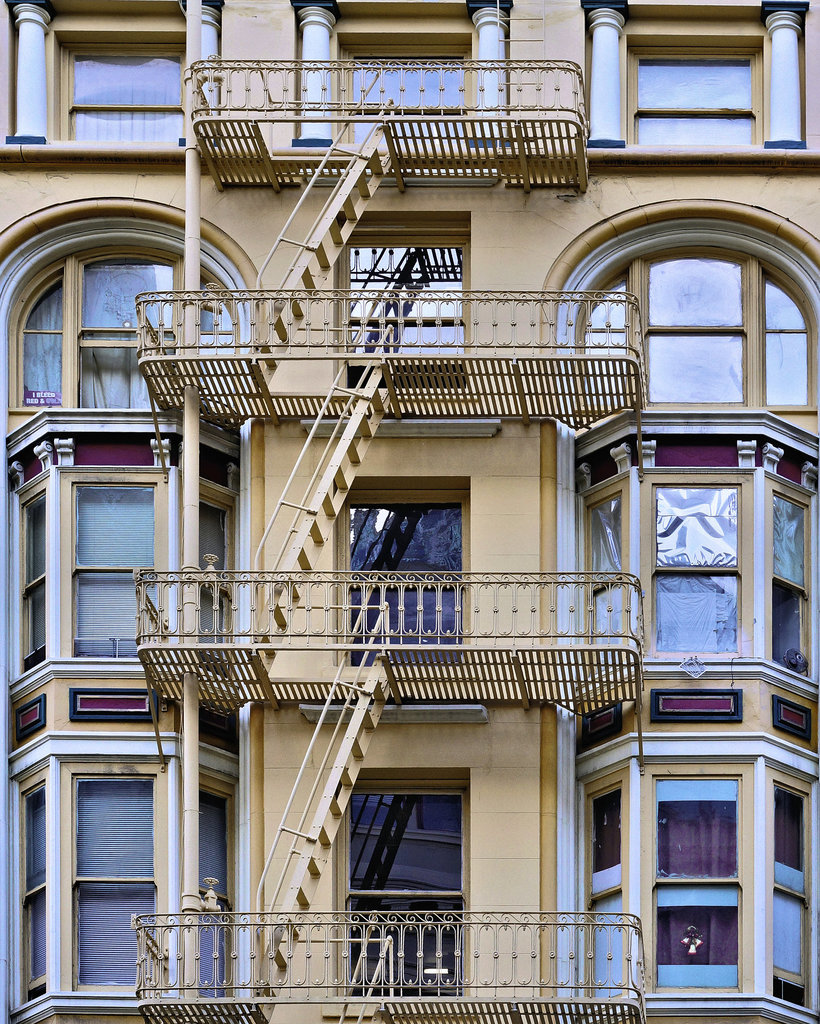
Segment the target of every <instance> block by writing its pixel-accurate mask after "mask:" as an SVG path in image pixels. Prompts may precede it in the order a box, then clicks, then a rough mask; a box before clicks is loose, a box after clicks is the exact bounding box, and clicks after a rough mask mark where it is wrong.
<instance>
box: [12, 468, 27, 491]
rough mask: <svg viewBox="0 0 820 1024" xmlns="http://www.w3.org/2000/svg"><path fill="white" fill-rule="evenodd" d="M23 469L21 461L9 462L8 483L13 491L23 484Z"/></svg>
mask: <svg viewBox="0 0 820 1024" xmlns="http://www.w3.org/2000/svg"><path fill="white" fill-rule="evenodd" d="M25 472H26V471H25V469H24V467H23V463H22V462H10V463H9V484H10V486H11V489H12V490H13V491H16V490H18V489H19V488H20V487H22V486H23V481H24V479H25Z"/></svg>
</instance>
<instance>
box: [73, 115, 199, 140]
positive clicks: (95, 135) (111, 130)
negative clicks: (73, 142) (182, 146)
mask: <svg viewBox="0 0 820 1024" xmlns="http://www.w3.org/2000/svg"><path fill="white" fill-rule="evenodd" d="M184 126H185V125H184V121H183V118H182V114H171V113H163V112H162V111H154V110H151V111H143V110H129V111H126V112H123V113H119V112H117V111H113V110H106V111H91V112H89V111H78V112H77V114H76V116H75V118H74V138H75V139H77V140H78V141H79V142H117V141H120V142H176V141H177V139H179V138H180V137H181V136H182V135H184Z"/></svg>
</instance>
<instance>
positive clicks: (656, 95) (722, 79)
mask: <svg viewBox="0 0 820 1024" xmlns="http://www.w3.org/2000/svg"><path fill="white" fill-rule="evenodd" d="M751 105H752V67H751V62H750V61H748V60H642V61H640V63H639V64H638V106H640V107H658V108H663V109H667V110H668V109H670V108H673V107H680V108H682V109H685V110H714V109H724V110H725V109H729V108H735V109H746V110H748V109H749V108H750V107H751Z"/></svg>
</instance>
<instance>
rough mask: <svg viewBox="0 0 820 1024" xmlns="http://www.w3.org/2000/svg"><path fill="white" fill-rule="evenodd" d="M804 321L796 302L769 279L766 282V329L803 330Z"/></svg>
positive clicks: (804, 326) (804, 327)
mask: <svg viewBox="0 0 820 1024" xmlns="http://www.w3.org/2000/svg"><path fill="white" fill-rule="evenodd" d="M805 329H806V322H805V320H804V319H803V314H802V313H801V312H800V310H799V308H798V306H797V304H796V303H794V302H792V300H791V299H790V298H789V296H788V295H787V294H786V293H785V292H784V291H783V289H782V288H778V287H777V285H776V284H772V282H771V281H767V282H766V330H767V331H805Z"/></svg>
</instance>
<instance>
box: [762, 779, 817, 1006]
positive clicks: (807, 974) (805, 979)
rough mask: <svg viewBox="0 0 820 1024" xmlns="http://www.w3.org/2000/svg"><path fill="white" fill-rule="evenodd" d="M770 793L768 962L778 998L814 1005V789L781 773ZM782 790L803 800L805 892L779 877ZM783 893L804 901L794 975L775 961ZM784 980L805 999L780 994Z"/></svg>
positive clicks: (775, 996)
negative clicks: (777, 901)
mask: <svg viewBox="0 0 820 1024" xmlns="http://www.w3.org/2000/svg"><path fill="white" fill-rule="evenodd" d="M768 786H769V789H768V795H769V799H770V800H771V810H770V811H769V815H768V820H769V821H771V823H772V828H771V835H770V839H769V842H768V844H767V845H768V846H769V847H770V854H769V856H770V858H771V874H770V876H769V877H770V878H771V891H772V910H771V913H772V917H771V921H772V926H771V927H770V928H769V929H767V936H768V941H769V945H770V950H771V958H769V957H768V956H767V963H769V964H770V966H771V984H772V994H773V995H774V998H775V999H781V1000H783V1002H786V1003H789V1004H790V1005H793V1006H794V1005H798V1006H810V1005H811V994H812V984H811V980H812V971H811V966H810V923H811V919H810V906H811V904H810V896H811V891H812V880H811V863H812V858H811V856H810V850H811V805H812V802H811V792H810V790H809V788H808V787H805V786H801V785H800V783H799V782H798V780H796V779H795V778H793V777H791V776H781V775H779V774H775V775H773V776H772V778H771V780H770V782H769V783H768ZM778 789H780V790H783V791H784V792H786V793H789V794H790V795H792V796H795V797H798V798H799V799H800V800H801V801H802V835H801V844H802V848H801V859H802V862H803V871H802V875H803V891H802V892H799V891H798V890H797V889H795V888H792V887H790V886H788V885H787V884H786V883H785V882H782V881H778V880H777V878H776V863H777V862H776V858H775V828H774V824H775V819H774V815H775V794H776V791H777V790H778ZM778 892H781V893H783V894H784V895H786V896H789V897H791V898H793V899H796V900H800V901H801V908H800V916H801V934H800V963H801V971H800V973H799V974H794V973H792V972H789V971H787V970H786V969H785V968H782V967H776V966H775V963H774V896H775V895H776V894H777V893H778ZM777 980H781V981H783V982H786V983H787V984H793V985H797V986H799V987H801V988H802V989H803V1002H802V1003H796V1002H795V1001H793V1000H790V999H786V998H785V997H784V996H782V995H781V996H778V995H777V994H775V992H774V988H775V987H776V981H777Z"/></svg>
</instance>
